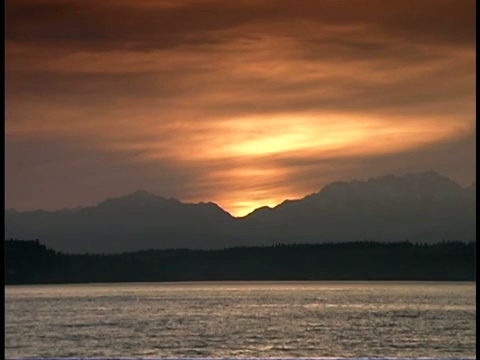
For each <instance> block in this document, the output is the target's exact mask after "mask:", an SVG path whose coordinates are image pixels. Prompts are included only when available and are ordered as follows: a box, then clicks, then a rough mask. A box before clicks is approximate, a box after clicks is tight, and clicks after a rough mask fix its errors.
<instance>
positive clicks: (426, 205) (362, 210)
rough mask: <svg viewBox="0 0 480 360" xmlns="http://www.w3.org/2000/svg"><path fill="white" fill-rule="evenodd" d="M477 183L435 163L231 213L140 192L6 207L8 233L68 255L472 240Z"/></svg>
mask: <svg viewBox="0 0 480 360" xmlns="http://www.w3.org/2000/svg"><path fill="white" fill-rule="evenodd" d="M475 213H476V184H475V183H474V184H472V186H470V187H467V188H464V187H461V186H460V185H458V184H457V183H455V182H454V181H452V180H450V179H449V178H447V177H444V176H441V175H439V174H437V173H436V172H434V171H428V172H424V173H417V174H406V175H404V176H393V175H387V176H383V177H378V178H373V179H370V180H368V181H357V180H355V181H351V182H335V183H332V184H330V185H327V186H325V187H324V188H323V189H321V190H320V191H319V192H317V193H314V194H310V195H307V196H305V197H304V198H302V199H298V200H286V201H284V202H283V203H281V204H279V205H277V206H275V207H273V208H270V207H261V208H259V209H256V210H255V211H253V212H252V213H250V214H248V215H247V216H244V217H239V218H235V217H233V216H232V215H230V214H229V213H228V212H226V211H225V210H223V209H222V208H221V207H219V206H218V205H217V204H215V203H211V202H208V203H197V204H191V203H182V202H180V201H178V200H176V199H167V198H164V197H161V196H157V195H154V194H151V193H148V192H146V191H137V192H135V193H133V194H130V195H127V196H123V197H119V198H114V199H107V200H105V201H103V202H102V203H100V204H98V205H96V206H90V207H81V208H76V209H63V210H57V211H45V210H36V211H26V212H19V211H16V210H14V209H7V210H6V211H5V235H6V238H16V239H40V241H41V242H42V243H44V244H46V245H47V246H48V247H51V248H53V249H55V250H57V251H62V252H67V253H85V252H88V253H120V252H125V251H136V250H146V249H165V248H192V249H215V248H227V247H232V246H253V245H256V246H258V245H272V244H277V243H283V244H287V243H288V244H293V243H324V242H345V241H357V240H365V239H366V240H375V241H384V242H391V241H405V240H409V241H412V242H425V243H433V242H440V241H442V240H452V241H465V242H470V241H476V218H475Z"/></svg>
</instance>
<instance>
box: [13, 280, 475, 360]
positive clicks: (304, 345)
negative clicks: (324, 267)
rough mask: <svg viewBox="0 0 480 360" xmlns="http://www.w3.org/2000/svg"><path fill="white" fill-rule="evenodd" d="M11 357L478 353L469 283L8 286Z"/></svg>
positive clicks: (358, 355)
mask: <svg viewBox="0 0 480 360" xmlns="http://www.w3.org/2000/svg"><path fill="white" fill-rule="evenodd" d="M5 291H6V294H5V355H6V357H7V358H18V357H380V356H381V357H444V358H446V357H456V358H459V357H475V356H476V351H475V343H476V327H475V320H476V304H475V283H444V282H196V283H132V284H85V285H38V286H7V287H6V290H5Z"/></svg>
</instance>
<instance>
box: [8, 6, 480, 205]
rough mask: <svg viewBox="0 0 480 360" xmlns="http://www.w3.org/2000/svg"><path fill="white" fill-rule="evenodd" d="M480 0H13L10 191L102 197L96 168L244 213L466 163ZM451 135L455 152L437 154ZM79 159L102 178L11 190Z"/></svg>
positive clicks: (43, 199) (121, 185)
mask: <svg viewBox="0 0 480 360" xmlns="http://www.w3.org/2000/svg"><path fill="white" fill-rule="evenodd" d="M474 8H475V2H473V1H470V0H465V1H461V2H458V1H446V0H435V1H433V0H422V1H415V2H412V1H411V0H407V1H398V0H391V1H388V2H386V1H378V0H345V2H342V6H340V5H339V4H338V2H335V1H310V0H302V1H301V2H290V1H255V2H254V1H238V2H237V1H236V2H224V1H200V0H195V1H194V0H192V1H143V2H141V4H139V3H138V2H133V1H125V0H121V1H120V0H119V1H113V2H85V1H77V0H71V1H68V2H65V1H54V0H37V1H33V0H15V1H13V0H10V1H8V2H7V5H6V16H7V28H6V40H7V46H6V78H7V98H6V104H7V109H6V115H7V116H6V135H7V139H8V143H7V164H10V165H8V167H7V180H8V181H9V183H10V184H14V183H15V184H16V185H15V186H14V189H15V190H10V192H9V191H7V200H8V201H7V203H8V204H12V206H13V205H15V204H18V206H21V207H28V206H40V207H41V206H44V207H52V206H57V205H58V204H60V203H61V202H62V201H67V200H62V199H67V198H68V199H69V200H68V203H69V204H73V205H74V204H75V202H76V201H77V202H78V201H80V200H82V201H84V199H86V198H90V199H93V198H95V199H99V200H100V199H101V198H102V194H105V196H104V197H107V192H106V190H101V189H100V188H104V187H105V184H106V179H108V180H111V181H118V184H116V185H115V189H116V192H117V193H118V194H117V195H121V194H122V192H123V193H125V192H126V191H127V190H128V191H130V190H132V189H131V187H132V186H133V185H132V184H135V186H137V187H139V188H140V187H142V188H147V190H150V191H154V192H157V193H160V194H162V195H165V196H175V197H178V198H180V199H182V200H191V201H197V200H215V201H218V202H220V203H221V204H222V205H223V206H224V207H226V208H227V209H231V211H233V212H236V213H239V214H240V213H245V212H248V211H250V210H251V209H252V208H253V207H256V206H260V205H263V204H269V205H274V204H276V203H278V202H280V201H282V200H283V199H284V198H287V197H290V198H291V197H297V196H301V195H302V194H305V193H309V192H312V191H317V190H318V187H319V186H323V185H324V184H325V183H326V181H327V180H338V179H339V178H343V177H347V178H350V177H351V176H353V175H355V176H359V177H361V176H362V174H368V173H369V172H372V171H373V172H374V173H375V174H377V169H378V171H379V172H381V169H382V167H384V168H385V171H386V170H389V171H393V170H395V166H398V169H408V167H409V166H410V167H411V168H412V169H413V168H415V169H416V168H419V166H420V164H422V166H424V165H425V164H428V161H426V160H425V159H429V161H430V162H431V163H432V164H437V167H441V168H443V169H445V171H446V172H447V173H449V174H452V176H454V177H455V174H460V175H458V176H459V177H460V178H462V179H466V178H468V177H470V178H472V177H473V176H474V175H473V173H472V172H471V171H470V170H468V169H467V168H470V167H471V161H472V155H471V154H470V151H473V149H472V148H471V147H470V145H462V144H461V143H459V142H458V141H459V140H458V139H470V138H471V136H472V134H473V133H474V131H475V116H476V115H475V110H476V109H475V102H474V100H475V73H476V65H475V57H476V54H475V31H474V30H475V16H474V15H473V14H474V12H473V10H474ZM52 144H55V145H52ZM446 144H447V145H446ZM448 144H456V145H455V146H456V147H455V148H456V149H458V148H462V146H463V149H464V151H460V150H458V151H456V152H455V154H456V155H455V156H453V157H449V158H448V161H446V163H448V164H449V165H445V166H442V159H444V158H445V151H444V150H442V149H444V148H445V146H447V147H448ZM469 144H470V143H469ZM51 146H53V147H54V148H55V151H53V150H52V151H47V150H46V149H49V148H50V147H51ZM39 149H41V151H40V150H39ZM62 152H64V153H65V154H68V161H63V160H61V159H60V158H59V157H58V153H62ZM39 154H41V156H40V155H39ZM409 157H410V159H411V161H410V162H407V161H406V160H405V159H407V158H409ZM387 158H388V161H383V160H379V159H387ZM473 158H474V157H473ZM18 159H30V160H28V161H26V162H25V163H24V164H22V161H18ZM32 159H36V160H35V161H34V162H35V163H37V164H38V165H36V166H33V168H29V166H31V164H32ZM464 160H465V161H467V162H466V163H465V168H464V169H463V170H462V169H460V168H459V166H458V163H459V162H462V161H464ZM103 162H105V164H106V163H108V165H105V166H102V163H103ZM27 164H30V165H27ZM74 164H77V165H78V166H79V168H81V169H82V171H81V174H85V176H87V177H88V178H89V179H90V180H89V181H90V182H91V183H92V187H95V188H96V190H93V189H92V188H88V189H87V188H85V190H84V191H83V192H82V191H78V192H77V193H78V195H74V194H72V193H71V192H68V191H66V189H67V188H65V192H64V193H62V194H61V196H60V194H58V195H55V190H57V191H58V186H56V185H58V182H60V181H61V178H62V177H61V176H47V175H42V176H41V178H42V184H44V186H47V187H46V188H42V189H43V190H40V188H38V191H33V192H32V191H31V192H30V194H29V199H30V200H29V199H25V198H24V199H23V200H20V198H19V197H20V195H19V194H20V193H21V192H22V189H25V188H26V187H28V186H29V185H28V184H29V183H31V182H33V180H30V179H31V178H32V177H31V176H32V175H34V176H37V178H38V176H40V174H60V173H62V171H64V170H65V169H69V170H68V171H69V172H70V173H71V174H77V175H79V176H80V173H79V171H75V170H73V169H72V167H74V166H75V165H74ZM379 164H381V165H379ZM408 164H410V165H408ZM102 168H103V169H105V171H107V170H108V171H112V173H115V174H117V173H119V172H120V173H122V177H121V178H118V177H112V176H106V175H105V174H104V173H103V172H102V171H101V169H102ZM32 169H35V171H36V172H35V173H33V171H34V170H32ZM62 169H64V170H62ZM449 169H452V170H451V171H449ZM453 169H455V171H453ZM420 170H422V169H420ZM166 174H169V175H168V176H167V175H166ZM467 174H470V175H467ZM22 176H23V178H22V180H19V178H20V177H22ZM25 177H28V178H29V179H26V178H25ZM69 179H70V180H69V181H72V182H73V183H77V182H78V181H77V180H72V179H71V178H69ZM127 179H128V181H127ZM156 179H157V180H158V181H156ZM165 179H168V180H165ZM309 179H310V180H309ZM32 186H33V188H37V187H36V186H39V185H38V184H37V185H32ZM77 186H80V185H79V184H78V185H77ZM148 187H149V188H148ZM111 190H112V191H113V189H112V188H111ZM40 191H42V192H44V193H46V194H50V198H51V199H50V200H49V197H48V196H47V195H42V196H40V195H39V194H38V192H40ZM87 192H89V193H90V194H95V196H93V195H91V196H90V197H86V196H84V195H85V193H87ZM82 193H83V195H81V194H82ZM113 195H115V194H112V193H108V196H113Z"/></svg>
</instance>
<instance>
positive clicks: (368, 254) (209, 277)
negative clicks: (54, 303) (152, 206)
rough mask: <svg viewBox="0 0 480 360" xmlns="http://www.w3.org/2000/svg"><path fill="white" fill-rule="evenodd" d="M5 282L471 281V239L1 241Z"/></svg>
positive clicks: (472, 263)
mask: <svg viewBox="0 0 480 360" xmlns="http://www.w3.org/2000/svg"><path fill="white" fill-rule="evenodd" d="M5 250H6V284H7V285H14V284H56V283H58V284H60V283H98V282H147V281H152V282H153V281H159V282H161V281H217V280H232V281H233V280H417V281H420V280H429V281H474V280H475V243H473V242H471V243H462V242H442V243H436V244H413V243H410V242H396V243H380V242H373V241H361V242H349V243H328V244H304V245H298V244H295V245H289V244H279V245H274V246H265V247H235V248H228V249H223V250H189V249H168V250H153V249H151V250H145V251H138V252H132V253H122V254H81V255H80V254H64V253H61V252H57V251H55V250H53V249H48V248H47V247H46V246H45V245H42V244H41V243H40V242H39V241H38V240H34V241H23V240H13V239H12V240H6V241H5Z"/></svg>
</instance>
